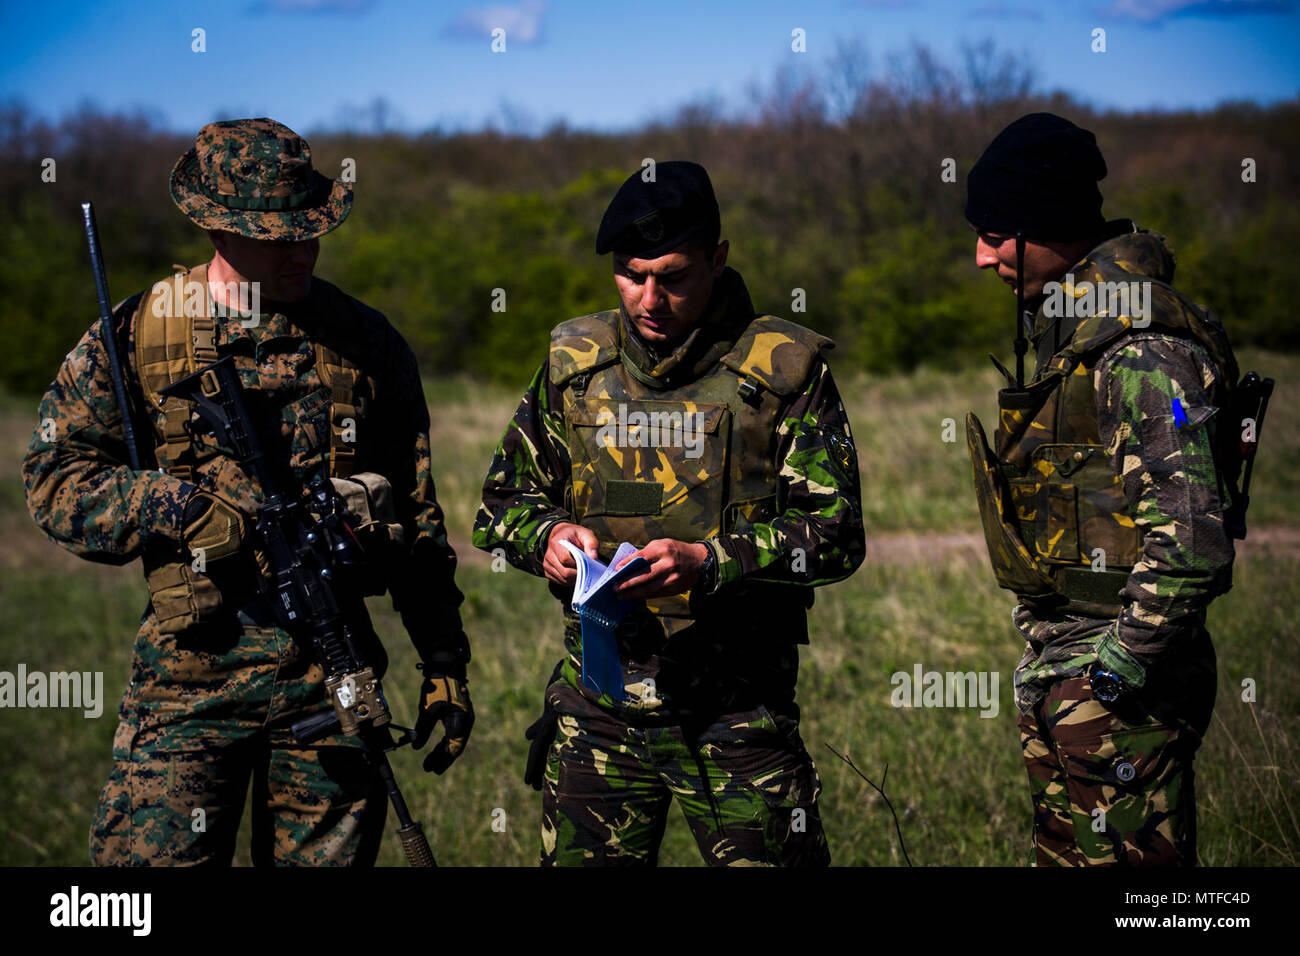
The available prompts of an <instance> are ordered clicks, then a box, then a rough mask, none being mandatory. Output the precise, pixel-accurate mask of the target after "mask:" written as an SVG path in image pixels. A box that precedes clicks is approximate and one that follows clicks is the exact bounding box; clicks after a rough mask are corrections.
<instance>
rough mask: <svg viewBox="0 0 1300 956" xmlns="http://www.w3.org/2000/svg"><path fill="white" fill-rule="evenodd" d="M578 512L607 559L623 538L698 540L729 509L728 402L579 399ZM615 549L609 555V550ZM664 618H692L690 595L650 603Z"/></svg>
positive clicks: (573, 416)
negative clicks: (726, 498) (726, 494)
mask: <svg viewBox="0 0 1300 956" xmlns="http://www.w3.org/2000/svg"><path fill="white" fill-rule="evenodd" d="M565 418H566V420H567V423H568V426H569V435H570V441H569V448H570V456H571V458H572V467H573V472H572V474H573V506H574V509H573V513H574V516H575V519H576V520H577V521H578V523H580V524H582V525H583V526H584V527H587V528H590V529H591V530H592V531H594V532H595V533H596V537H597V538H598V539H600V542H601V554H600V557H601V560H603V561H608V560H610V558H611V557H613V552H614V550H615V549H617V547H618V545H619V544H620V543H621V542H623V541H630V542H631V543H632V544H634V545H637V546H638V547H641V546H643V545H645V544H647V543H649V542H650V541H653V540H655V539H656V538H674V539H676V540H679V541H698V540H700V539H702V538H707V537H710V536H711V535H714V534H716V533H717V531H718V529H719V520H720V518H721V516H722V513H723V486H724V484H725V476H726V474H727V470H726V469H727V436H728V435H729V434H730V412H729V411H728V408H727V406H726V405H725V404H723V403H707V402H680V401H678V402H673V401H660V400H652V399H631V398H596V397H583V398H575V399H574V401H573V402H572V404H571V405H570V406H569V408H568V409H567V410H566V414H565ZM607 552H608V553H607ZM646 607H647V608H648V609H649V610H650V611H651V612H652V613H654V614H655V615H657V616H671V617H689V616H690V593H689V592H686V593H684V594H680V595H673V596H670V597H665V598H659V599H656V600H655V601H653V602H651V601H647V602H646Z"/></svg>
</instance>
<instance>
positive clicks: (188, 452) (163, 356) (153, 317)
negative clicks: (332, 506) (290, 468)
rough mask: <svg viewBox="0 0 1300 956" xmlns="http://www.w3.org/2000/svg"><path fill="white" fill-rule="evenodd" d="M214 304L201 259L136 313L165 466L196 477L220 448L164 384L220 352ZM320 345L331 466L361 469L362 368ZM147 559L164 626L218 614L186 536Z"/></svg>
mask: <svg viewBox="0 0 1300 956" xmlns="http://www.w3.org/2000/svg"><path fill="white" fill-rule="evenodd" d="M176 268H177V269H178V270H182V269H183V267H181V266H177V267H176ZM191 284H197V285H198V286H199V287H201V288H202V290H203V294H202V295H199V296H194V297H191V298H190V300H189V301H188V302H187V298H186V291H187V288H190V287H192V286H191ZM196 305H199V306H201V308H195V306H196ZM211 305H212V299H211V297H210V295H208V292H207V266H206V265H201V266H197V267H195V268H194V269H190V270H184V271H178V272H177V273H176V274H175V275H173V276H172V277H171V278H170V279H163V280H162V281H160V282H157V283H155V284H154V285H153V287H152V288H151V289H150V290H149V292H148V293H146V294H145V295H143V296H141V300H140V305H139V306H138V307H137V309H136V311H135V313H134V316H133V318H132V324H133V330H134V333H133V334H134V341H135V367H136V373H137V376H138V378H139V381H140V389H141V392H142V393H143V396H144V402H145V408H146V414H147V416H148V418H149V421H150V422H151V423H152V424H153V425H154V433H155V440H156V442H157V446H156V449H155V455H156V458H157V463H158V467H159V468H160V469H161V470H163V471H165V472H166V473H167V474H169V475H174V476H175V477H177V478H181V479H183V480H185V481H191V480H193V477H194V474H195V469H196V468H197V467H198V466H199V465H200V464H202V463H204V462H206V461H209V460H210V459H212V458H213V457H216V456H217V455H219V454H220V451H218V450H215V449H207V450H205V449H201V448H199V447H196V444H195V442H194V439H193V436H192V434H191V431H190V420H191V413H192V406H191V404H190V403H189V402H186V401H184V400H182V399H178V398H164V397H163V396H162V395H161V394H160V392H161V390H162V389H163V388H166V387H167V386H168V385H170V384H171V383H172V382H175V381H178V380H180V379H181V378H184V377H185V376H186V375H189V374H190V373H192V372H193V371H195V370H196V369H198V368H201V367H203V366H204V365H208V364H210V363H212V362H215V361H216V360H217V358H218V355H217V349H216V341H217V322H218V321H222V319H221V318H220V317H219V316H213V315H208V314H202V313H207V312H208V311H210V306H211ZM194 313H200V314H194ZM314 348H315V352H316V372H317V374H318V375H319V376H320V380H321V387H322V390H323V391H325V392H327V393H328V395H329V401H330V407H329V422H330V437H329V474H330V475H331V476H333V477H338V478H347V477H349V476H351V475H352V474H354V473H355V471H356V450H355V443H353V442H349V441H346V440H345V434H346V429H347V428H348V427H349V426H348V420H349V419H350V420H351V422H352V427H354V428H355V427H356V425H357V424H358V423H359V422H360V420H361V418H362V414H363V411H364V403H363V402H362V401H361V400H360V399H359V395H358V383H359V382H360V381H361V380H362V377H363V373H362V371H361V369H360V368H359V367H358V366H356V365H355V364H354V363H352V362H351V361H349V360H348V359H347V358H345V357H343V356H341V355H340V354H339V353H338V352H335V351H334V350H333V349H329V348H326V347H325V346H323V345H321V344H320V343H314ZM160 422H161V425H159V423H160ZM143 560H144V566H145V581H146V582H147V584H148V587H149V598H150V601H151V602H152V604H153V609H154V613H155V615H156V616H157V618H158V626H159V629H160V630H161V631H163V632H164V633H174V632H177V631H182V630H184V629H185V628H187V627H189V626H191V625H192V624H195V623H196V622H198V621H202V620H208V619H210V618H211V617H213V615H214V614H215V613H216V611H217V609H218V608H219V607H220V605H221V591H220V590H219V589H218V588H217V586H216V585H215V584H214V583H213V582H212V580H211V579H210V578H209V577H208V576H207V575H206V574H204V573H202V572H200V571H196V570H194V568H193V566H192V565H191V563H190V561H189V560H188V557H187V556H186V553H185V551H184V550H183V548H182V547H181V545H180V544H178V543H177V542H174V541H171V540H168V539H164V538H154V539H153V540H152V541H151V542H150V543H149V544H148V545H146V547H145V551H144V555H143Z"/></svg>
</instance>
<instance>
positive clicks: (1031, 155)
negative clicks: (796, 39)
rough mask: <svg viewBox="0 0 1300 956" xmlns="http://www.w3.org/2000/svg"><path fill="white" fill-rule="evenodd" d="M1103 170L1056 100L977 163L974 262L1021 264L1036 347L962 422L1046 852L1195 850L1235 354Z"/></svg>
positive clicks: (1230, 477) (1229, 556) (1045, 856)
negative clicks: (1116, 196)
mask: <svg viewBox="0 0 1300 956" xmlns="http://www.w3.org/2000/svg"><path fill="white" fill-rule="evenodd" d="M1105 175H1106V164H1105V161H1104V159H1103V158H1102V155H1101V152H1100V150H1099V149H1098V148H1097V143H1096V139H1095V137H1094V136H1093V134H1092V133H1090V132H1088V131H1087V130H1083V129H1080V128H1079V127H1077V126H1075V125H1074V124H1072V123H1070V122H1068V121H1067V120H1064V119H1062V118H1061V117H1058V116H1054V115H1052V114H1048V113H1036V114H1031V115H1029V116H1025V117H1022V118H1021V119H1019V120H1017V121H1016V122H1014V123H1012V124H1011V125H1010V126H1008V127H1007V128H1006V129H1005V130H1003V131H1002V132H1001V133H1000V134H998V136H997V137H996V138H995V139H994V140H993V142H992V143H991V145H990V146H989V147H988V149H987V150H986V151H985V152H984V154H983V155H982V156H981V157H980V159H979V161H978V162H977V163H976V165H975V167H974V168H973V169H972V171H971V174H970V177H969V179H968V192H967V204H966V219H967V221H968V222H969V224H970V226H971V227H972V228H973V229H974V230H975V231H976V233H977V235H978V239H977V242H976V264H977V265H978V266H979V267H980V268H983V269H993V270H995V271H996V272H997V274H998V276H999V277H1000V278H1001V279H1002V280H1003V281H1004V282H1006V283H1007V284H1008V285H1010V286H1011V287H1012V289H1013V291H1015V290H1016V289H1017V282H1018V279H1017V276H1018V274H1019V275H1020V276H1021V277H1022V278H1021V279H1020V280H1019V281H1020V283H1021V285H1022V286H1023V288H1022V289H1021V290H1020V291H1021V293H1022V295H1023V302H1024V311H1023V312H1022V313H1021V314H1019V315H1018V316H1017V318H1018V320H1019V321H1020V322H1021V323H1022V324H1023V328H1024V332H1025V333H1027V334H1028V335H1029V337H1030V340H1031V342H1032V345H1033V347H1034V349H1035V351H1036V358H1037V366H1036V370H1035V371H1034V374H1033V376H1032V378H1031V379H1030V380H1029V382H1028V383H1027V384H1025V385H1024V386H1023V387H1020V385H1019V383H1018V382H1017V381H1016V380H1015V379H1014V378H1013V377H1012V376H1011V374H1010V373H1009V372H1007V371H1006V370H1005V369H1001V366H999V368H1000V369H1001V371H1002V372H1003V374H1004V375H1005V376H1006V378H1007V380H1008V384H1007V387H1006V388H1004V389H1003V390H1002V391H1001V392H999V396H998V405H999V421H998V426H997V429H996V432H995V436H994V442H993V447H992V448H990V447H989V446H988V443H987V441H986V439H985V435H984V431H983V428H982V426H981V425H980V423H979V421H978V419H976V418H975V416H974V415H971V416H968V419H967V432H968V439H969V445H970V454H971V461H972V466H973V468H974V476H975V485H976V490H977V493H978V497H979V505H980V513H981V517H982V519H983V524H984V531H985V537H986V540H987V543H988V546H989V553H990V556H991V559H992V564H993V569H994V572H995V574H996V576H997V580H998V583H999V584H1000V585H1001V586H1002V587H1004V588H1007V589H1009V590H1011V591H1013V592H1015V594H1016V595H1017V598H1018V600H1019V603H1018V604H1017V606H1016V607H1015V609H1014V612H1013V619H1014V623H1015V626H1016V628H1017V629H1018V631H1019V633H1020V634H1021V635H1022V636H1023V637H1024V639H1025V641H1026V647H1025V652H1024V656H1023V657H1022V659H1021V661H1020V664H1019V667H1018V668H1017V671H1016V679H1015V686H1016V701H1017V704H1018V706H1019V710H1020V714H1021V716H1020V728H1021V744H1022V749H1023V753H1024V757H1025V762H1026V766H1027V768H1028V773H1029V784H1030V792H1031V796H1032V801H1033V811H1034V821H1033V838H1034V846H1035V848H1036V855H1037V860H1038V863H1039V864H1040V865H1048V864H1060V865H1076V866H1077V865H1093V864H1110V865H1122V866H1153V865H1173V864H1181V865H1192V864H1194V863H1195V861H1196V840H1195V832H1196V831H1195V801H1194V792H1193V782H1192V763H1193V756H1194V754H1195V752H1196V750H1197V748H1198V746H1199V745H1200V743H1201V738H1202V736H1203V735H1204V733H1205V731H1206V728H1207V727H1208V724H1209V720H1210V715H1211V712H1212V710H1213V707H1214V698H1215V689H1216V663H1215V654H1214V649H1213V647H1212V645H1211V642H1210V636H1209V634H1208V633H1207V632H1206V629H1205V612H1206V608H1207V606H1208V605H1209V603H1210V601H1211V600H1213V599H1214V597H1215V596H1217V595H1219V594H1222V593H1223V592H1224V591H1226V590H1227V589H1228V588H1229V587H1230V586H1231V575H1232V562H1233V554H1234V552H1233V543H1232V537H1231V535H1230V533H1229V528H1228V523H1227V522H1225V513H1226V512H1227V510H1228V508H1229V505H1230V504H1231V498H1232V496H1233V495H1234V494H1235V471H1234V470H1233V468H1232V464H1231V456H1230V455H1229V454H1226V453H1225V452H1224V451H1223V449H1225V448H1227V447H1236V436H1237V434H1238V433H1239V431H1240V425H1239V423H1238V422H1235V421H1233V420H1231V413H1230V411H1229V408H1230V407H1231V399H1232V395H1233V390H1234V389H1235V388H1236V383H1237V366H1236V361H1235V359H1234V358H1233V354H1232V349H1231V348H1230V346H1229V344H1228V340H1227V337H1226V335H1225V333H1224V331H1223V327H1222V324H1221V323H1220V322H1219V320H1218V319H1217V318H1216V317H1215V316H1214V315H1213V314H1212V313H1209V312H1208V311H1207V310H1205V309H1204V308H1203V307H1201V306H1199V305H1196V304H1194V303H1192V302H1190V301H1189V300H1187V299H1186V298H1184V297H1183V296H1182V295H1181V294H1180V293H1179V292H1178V291H1177V290H1175V289H1174V288H1173V287H1172V286H1171V285H1170V284H1169V283H1170V282H1171V281H1172V280H1173V274H1174V254H1173V252H1172V251H1171V250H1170V248H1169V246H1168V245H1167V244H1166V243H1165V241H1164V239H1163V237H1161V236H1160V235H1158V234H1156V233H1153V232H1148V231H1146V230H1143V229H1138V228H1137V227H1136V226H1135V225H1134V224H1133V223H1132V222H1131V221H1130V220H1127V219H1121V220H1113V221H1109V222H1108V221H1106V220H1104V219H1103V217H1102V215H1101V201H1102V200H1101V193H1100V191H1099V189H1098V187H1097V183H1098V181H1100V180H1101V179H1102V178H1103V177H1104V176H1105ZM1018 233H1019V235H1020V238H1021V241H1022V243H1023V249H1022V251H1021V252H1020V253H1019V254H1018V251H1017V234H1018ZM1022 334H1023V333H1022Z"/></svg>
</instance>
